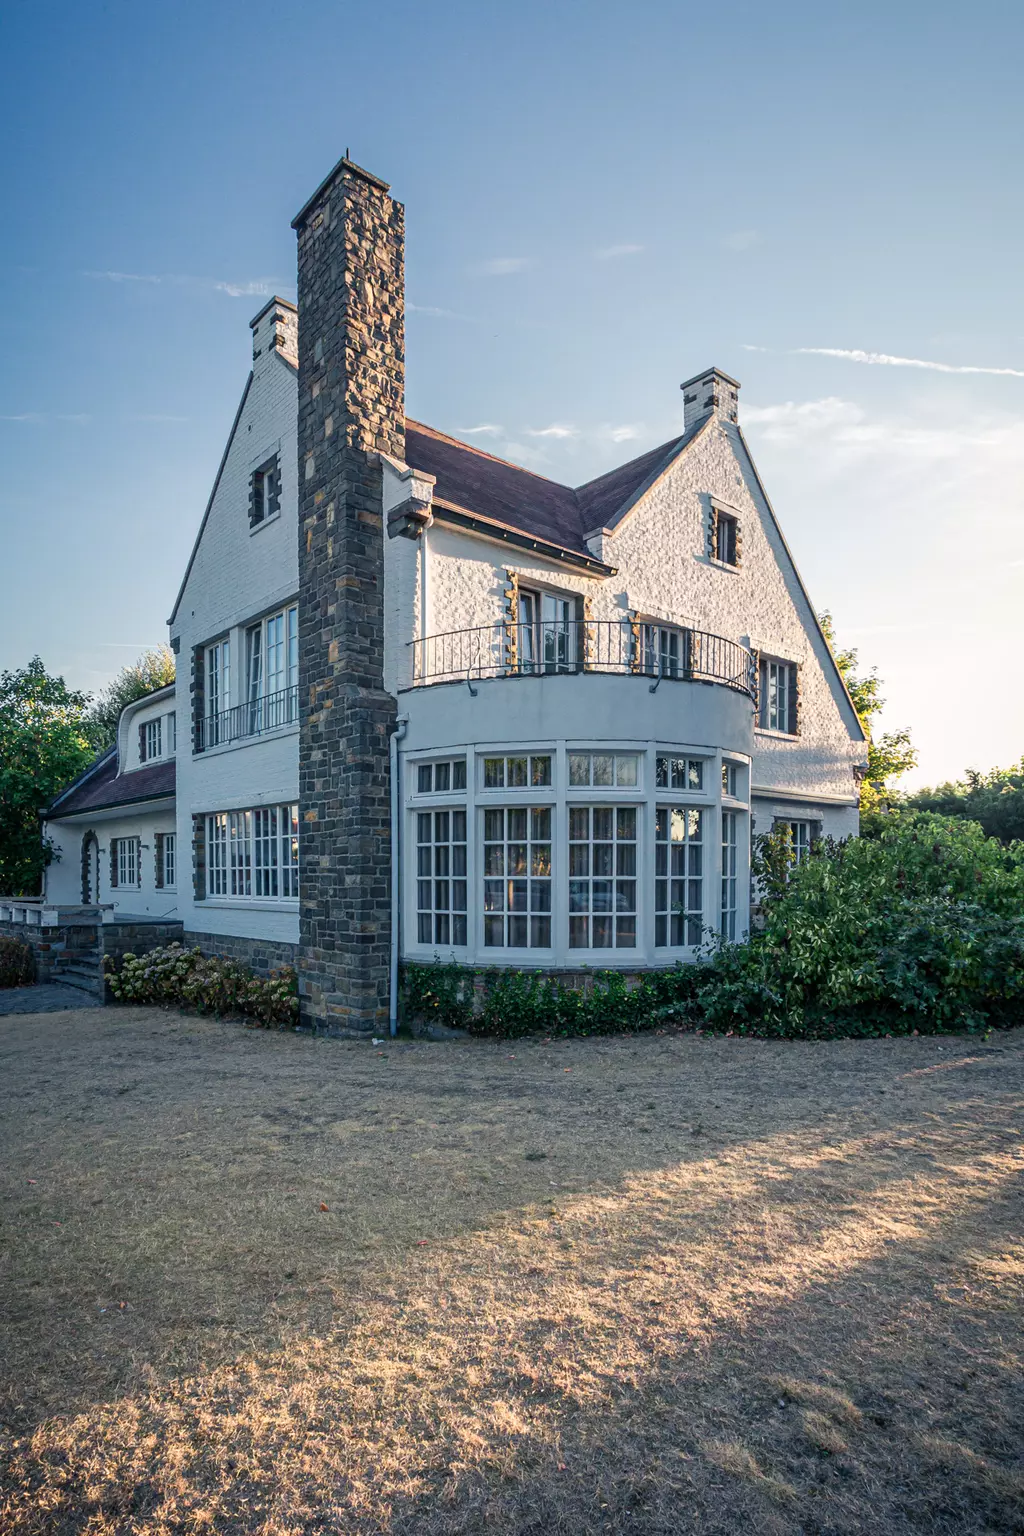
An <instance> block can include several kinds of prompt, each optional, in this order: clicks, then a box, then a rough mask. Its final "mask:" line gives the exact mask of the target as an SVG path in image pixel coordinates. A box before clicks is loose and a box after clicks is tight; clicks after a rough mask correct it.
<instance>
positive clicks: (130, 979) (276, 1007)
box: [106, 944, 299, 1028]
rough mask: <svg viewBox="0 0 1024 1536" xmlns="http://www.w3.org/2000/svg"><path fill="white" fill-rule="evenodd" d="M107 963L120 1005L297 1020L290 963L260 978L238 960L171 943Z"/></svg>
mask: <svg viewBox="0 0 1024 1536" xmlns="http://www.w3.org/2000/svg"><path fill="white" fill-rule="evenodd" d="M106 967H107V982H108V985H109V987H110V991H111V993H112V994H113V997H114V1000H115V1001H116V1002H119V1003H164V1004H167V1003H170V1004H176V1005H178V1006H179V1007H183V1008H194V1009H195V1010H196V1012H197V1013H214V1014H217V1015H223V1014H241V1015H242V1016H243V1017H245V1018H249V1019H252V1020H253V1022H254V1023H256V1024H263V1025H266V1026H267V1027H268V1028H274V1027H277V1028H285V1027H286V1026H288V1025H289V1024H297V1023H298V1018H299V993H298V982H297V979H296V975H295V972H294V970H292V969H291V967H290V966H289V967H286V968H284V969H283V970H280V971H271V973H270V975H269V976H257V975H255V974H254V972H252V971H250V970H248V969H247V968H246V967H245V966H244V965H239V964H238V963H237V962H236V961H234V960H225V959H222V958H221V957H219V956H208V955H204V954H203V953H202V951H201V950H199V949H185V948H184V947H183V946H182V945H181V944H168V945H166V946H165V947H164V948H162V949H151V950H150V951H149V953H148V954H145V955H132V954H128V955H125V956H124V958H123V959H122V961H121V964H120V966H118V965H116V964H114V963H113V962H112V961H110V959H109V958H108V959H107V961H106Z"/></svg>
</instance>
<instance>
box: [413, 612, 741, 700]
mask: <svg viewBox="0 0 1024 1536" xmlns="http://www.w3.org/2000/svg"><path fill="white" fill-rule="evenodd" d="M409 643H410V647H411V650H412V682H413V686H414V687H419V686H421V685H426V684H430V683H451V682H457V681H461V680H462V679H468V680H470V681H475V680H477V679H480V678H491V677H524V676H525V677H529V676H534V677H536V676H543V675H545V674H547V675H550V674H557V673H572V672H622V673H632V674H634V675H636V676H640V677H653V678H658V679H662V678H672V679H677V680H680V681H683V682H702V683H721V684H723V685H724V686H725V687H727V688H735V689H737V690H738V691H739V692H741V693H745V694H747V695H748V697H750V698H751V699H756V697H757V662H756V658H755V656H754V654H753V652H752V651H749V650H748V649H747V647H746V646H744V645H740V644H739V643H738V642H737V641H735V640H726V639H725V638H724V637H723V636H722V635H711V634H707V633H706V632H705V631H704V630H699V629H684V628H677V627H675V626H673V625H668V624H654V623H644V622H642V621H640V620H636V619H626V618H624V619H569V620H565V621H561V622H559V621H553V622H543V623H535V624H513V623H503V622H499V623H497V624H484V625H481V626H479V627H478V628H476V629H456V630H452V631H450V632H449V633H448V634H443V635H427V636H425V637H424V638H423V639H421V640H412V641H410V642H409Z"/></svg>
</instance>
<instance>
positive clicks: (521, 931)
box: [483, 760, 551, 949]
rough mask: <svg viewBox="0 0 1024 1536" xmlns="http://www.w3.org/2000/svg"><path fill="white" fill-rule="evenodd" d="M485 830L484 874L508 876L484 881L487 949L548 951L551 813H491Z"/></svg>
mask: <svg viewBox="0 0 1024 1536" xmlns="http://www.w3.org/2000/svg"><path fill="white" fill-rule="evenodd" d="M524 761H525V760H524ZM485 826H486V831H487V837H488V841H486V842H485V844H484V870H485V874H486V875H487V876H495V875H500V874H502V873H503V874H504V876H505V878H503V879H499V878H486V879H485V880H484V891H483V910H484V943H485V945H487V946H489V947H491V948H510V949H523V948H535V947H537V946H539V945H543V946H545V947H546V946H548V945H549V944H550V941H551V922H550V918H549V917H547V916H544V917H543V918H541V917H540V914H547V913H550V911H551V845H550V841H549V838H548V836H547V834H548V833H549V832H550V826H551V810H550V807H548V806H510V807H506V808H504V809H501V810H498V809H491V810H488V811H486V812H485ZM528 832H529V834H530V835H529V836H528ZM535 914H536V916H535Z"/></svg>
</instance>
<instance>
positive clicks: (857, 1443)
mask: <svg viewBox="0 0 1024 1536" xmlns="http://www.w3.org/2000/svg"><path fill="white" fill-rule="evenodd" d="M0 1029H2V1033H0V1083H2V1084H3V1091H4V1104H3V1115H2V1122H0V1124H2V1131H0V1135H2V1141H3V1145H2V1149H0V1150H2V1156H0V1163H2V1169H3V1172H2V1181H3V1182H2V1189H0V1201H2V1204H0V1211H2V1215H3V1223H4V1234H5V1241H4V1270H3V1273H2V1276H0V1285H2V1290H0V1295H2V1305H3V1308H4V1311H5V1317H4V1320H3V1345H4V1350H5V1358H4V1360H3V1361H2V1362H0V1383H2V1401H3V1410H4V1411H3V1418H4V1420H5V1423H6V1425H7V1431H6V1433H5V1434H4V1436H3V1438H2V1441H0V1455H2V1459H3V1467H2V1478H3V1483H2V1492H0V1529H2V1531H3V1532H4V1536H29V1533H31V1536H43V1533H46V1536H67V1533H71V1532H83V1533H84V1532H88V1533H90V1536H114V1533H117V1536H122V1533H127V1536H135V1533H146V1536H171V1533H175V1536H177V1533H186V1532H187V1533H192V1532H204V1531H210V1532H217V1533H222V1532H227V1533H246V1536H300V1533H301V1536H306V1533H313V1532H328V1531H332V1532H333V1531H337V1532H346V1533H347V1532H353V1533H367V1536H368V1533H377V1532H380V1533H388V1536H396V1533H407V1532H416V1533H421V1532H422V1533H425V1536H456V1533H460V1536H461V1533H471V1532H472V1533H476V1532H484V1531H487V1532H515V1533H517V1536H518V1533H537V1536H540V1533H542V1532H543V1533H548V1532H560V1533H573V1536H575V1533H581V1536H583V1533H590V1532H640V1533H645V1536H646V1533H665V1536H669V1533H676V1532H685V1531H700V1532H702V1533H719V1532H720V1533H726V1532H735V1531H736V1530H738V1529H741V1528H743V1527H744V1526H746V1527H750V1528H751V1529H753V1530H755V1531H757V1532H768V1533H780V1536H781V1533H787V1532H793V1533H797V1532H800V1533H807V1536H812V1533H817V1532H821V1533H824V1532H837V1533H839V1532H842V1533H846V1532H849V1533H851V1536H852V1533H854V1532H868V1533H879V1536H881V1533H885V1536H902V1533H910V1532H922V1533H923V1532H928V1533H948V1536H965V1533H971V1536H973V1533H978V1536H981V1533H986V1536H993V1533H996V1532H1014V1531H1020V1530H1022V1529H1024V1466H1022V1462H1021V1444H1022V1436H1021V1424H1022V1421H1024V1414H1022V1406H1024V1404H1022V1394H1021V1379H1022V1378H1021V1371H1020V1364H1021V1362H1020V1358H1019V1352H1020V1318H1021V1313H1020V1302H1021V1299H1022V1298H1021V1290H1022V1281H1024V1243H1022V1234H1021V1229H1020V1220H1019V1218H1020V1203H1019V1182H1018V1181H1019V1177H1020V1172H1021V1168H1022V1164H1024V1154H1022V1144H1021V1139H1020V1107H1021V1099H1022V1094H1021V1090H1022V1087H1024V1033H1021V1032H1017V1033H1015V1034H1013V1035H1006V1036H1002V1037H999V1038H996V1039H993V1040H992V1041H991V1042H990V1043H988V1044H987V1045H982V1044H979V1043H978V1042H976V1041H957V1040H945V1041H935V1040H892V1041H889V1040H885V1041H876V1042H870V1043H852V1042H851V1043H842V1044H836V1045H824V1044H819V1045H784V1044H769V1043H763V1042H750V1041H732V1040H719V1041H715V1040H696V1039H693V1038H685V1037H682V1038H673V1037H653V1038H644V1039H638V1040H604V1041H593V1042H574V1043H572V1044H554V1045H547V1044H540V1043H536V1044H523V1043H517V1044H516V1045H514V1046H513V1045H497V1044H480V1043H459V1044H451V1045H443V1046H438V1045H428V1044H420V1043H417V1044H399V1045H390V1046H388V1047H387V1048H385V1049H384V1050H380V1051H377V1050H374V1049H372V1048H370V1047H368V1046H362V1045H358V1044H349V1043H343V1042H335V1041H317V1040H310V1039H307V1038H304V1037H298V1036H295V1035H275V1034H264V1033H248V1032H245V1031H243V1030H241V1029H239V1028H238V1027H236V1026H232V1025H226V1024H216V1023H212V1022H206V1021H201V1020H195V1019H185V1018H180V1017H178V1016H176V1015H167V1014H162V1013H160V1012H157V1011H155V1010H150V1009H135V1010H124V1011H103V1012H99V1011H97V1012H83V1013H81V1014H77V1015H74V1014H64V1015H50V1016H48V1017H41V1018H31V1019H12V1020H6V1021H3V1024H2V1026H0ZM323 1207H326V1209H323Z"/></svg>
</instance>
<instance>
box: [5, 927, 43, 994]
mask: <svg viewBox="0 0 1024 1536" xmlns="http://www.w3.org/2000/svg"><path fill="white" fill-rule="evenodd" d="M35 979H36V957H35V955H34V954H33V953H32V950H31V948H30V947H29V945H28V944H23V943H22V942H21V940H20V939H0V987H27V986H30V985H31V984H32V982H34V981H35Z"/></svg>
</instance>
